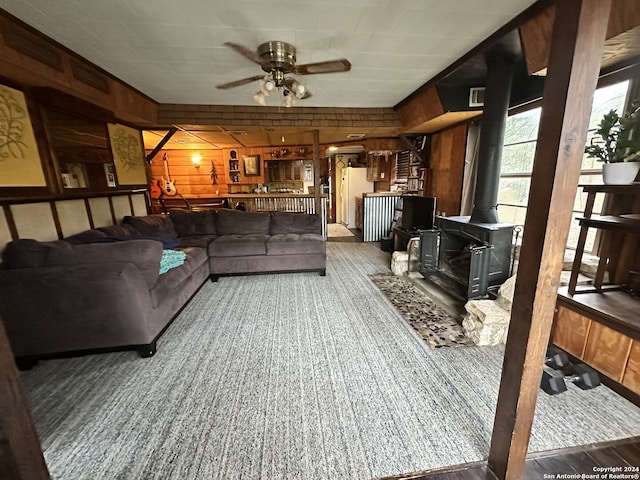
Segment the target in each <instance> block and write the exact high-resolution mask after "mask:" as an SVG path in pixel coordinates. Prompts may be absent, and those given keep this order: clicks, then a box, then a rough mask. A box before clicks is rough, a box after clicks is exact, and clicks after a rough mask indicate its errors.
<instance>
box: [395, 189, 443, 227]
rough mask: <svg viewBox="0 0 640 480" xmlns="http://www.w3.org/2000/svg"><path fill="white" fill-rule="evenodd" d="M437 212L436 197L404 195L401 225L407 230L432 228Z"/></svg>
mask: <svg viewBox="0 0 640 480" xmlns="http://www.w3.org/2000/svg"><path fill="white" fill-rule="evenodd" d="M435 213H436V199H435V197H420V196H417V195H415V196H414V195H406V196H403V197H402V217H401V227H402V228H403V229H405V230H431V229H432V228H433V222H434V218H435Z"/></svg>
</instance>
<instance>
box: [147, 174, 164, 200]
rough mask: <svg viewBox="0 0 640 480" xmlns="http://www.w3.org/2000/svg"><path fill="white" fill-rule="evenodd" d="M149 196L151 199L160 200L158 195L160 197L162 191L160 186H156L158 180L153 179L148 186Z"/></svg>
mask: <svg viewBox="0 0 640 480" xmlns="http://www.w3.org/2000/svg"><path fill="white" fill-rule="evenodd" d="M149 194H150V195H151V198H153V199H156V198H160V195H162V189H161V188H160V185H158V180H157V179H155V178H154V179H153V180H151V183H150V184H149Z"/></svg>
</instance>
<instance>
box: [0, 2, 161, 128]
mask: <svg viewBox="0 0 640 480" xmlns="http://www.w3.org/2000/svg"><path fill="white" fill-rule="evenodd" d="M0 33H1V34H0V72H2V75H3V76H4V77H7V78H10V79H12V80H13V81H14V82H18V83H20V84H22V85H24V86H26V87H52V88H55V89H56V90H59V91H62V92H65V93H68V94H71V95H74V96H76V97H78V98H81V99H82V100H85V101H88V102H91V103H93V104H94V105H97V106H100V107H103V108H106V109H108V110H110V111H112V112H114V114H115V115H116V116H117V117H118V118H120V119H121V120H124V121H130V122H136V123H138V122H140V123H155V120H156V112H157V103H156V102H155V101H153V100H151V99H150V98H149V97H147V96H146V95H143V94H142V93H140V92H139V91H137V90H135V89H134V88H132V87H130V86H129V85H127V84H125V83H124V82H123V81H121V80H119V79H117V78H115V77H114V76H113V75H111V74H109V73H108V72H106V71H104V70H102V69H100V68H98V67H97V66H95V65H93V64H92V63H90V62H88V61H87V60H85V59H84V58H82V57H80V56H79V55H77V54H76V53H74V52H72V51H70V50H68V49H67V48H65V47H64V46H62V45H61V44H59V43H56V42H54V41H53V40H51V39H50V38H48V37H46V36H44V35H43V34H41V33H40V32H38V31H36V30H34V29H33V28H31V27H30V26H28V25H26V24H24V23H22V22H21V21H19V20H17V19H15V18H14V17H12V16H11V15H9V14H8V13H5V12H2V11H0Z"/></svg>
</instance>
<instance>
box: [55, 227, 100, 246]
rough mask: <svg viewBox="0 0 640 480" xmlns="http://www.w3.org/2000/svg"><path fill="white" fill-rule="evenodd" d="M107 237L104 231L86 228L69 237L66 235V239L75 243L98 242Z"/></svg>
mask: <svg viewBox="0 0 640 480" xmlns="http://www.w3.org/2000/svg"><path fill="white" fill-rule="evenodd" d="M104 237H106V235H105V233H104V232H101V231H100V230H85V231H84V232H80V233H76V234H75V235H71V236H69V237H65V239H64V241H65V242H69V243H74V244H79V243H92V242H97V241H99V240H100V239H101V238H104Z"/></svg>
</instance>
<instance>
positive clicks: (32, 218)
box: [11, 202, 58, 242]
mask: <svg viewBox="0 0 640 480" xmlns="http://www.w3.org/2000/svg"><path fill="white" fill-rule="evenodd" d="M11 215H12V216H13V221H14V222H15V225H16V231H17V232H18V238H33V239H34V240H40V241H41V242H51V241H53V240H58V231H57V230H56V223H55V221H54V219H53V211H52V210H51V204H50V203H49V202H41V203H23V204H19V205H11Z"/></svg>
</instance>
